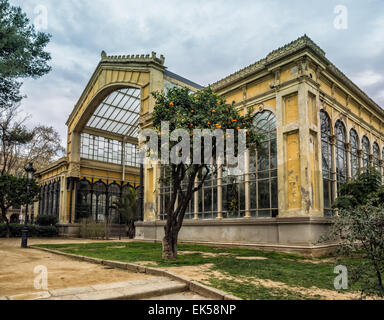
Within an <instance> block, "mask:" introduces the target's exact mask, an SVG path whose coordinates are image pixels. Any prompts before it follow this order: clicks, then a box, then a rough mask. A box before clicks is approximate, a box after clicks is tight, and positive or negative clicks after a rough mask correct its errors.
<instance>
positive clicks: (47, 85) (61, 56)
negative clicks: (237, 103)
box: [11, 0, 384, 140]
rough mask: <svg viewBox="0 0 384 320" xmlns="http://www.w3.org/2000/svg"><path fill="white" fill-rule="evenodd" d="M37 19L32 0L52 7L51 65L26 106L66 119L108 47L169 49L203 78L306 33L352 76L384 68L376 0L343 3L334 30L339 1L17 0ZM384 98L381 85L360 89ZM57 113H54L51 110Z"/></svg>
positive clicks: (180, 67)
mask: <svg viewBox="0 0 384 320" xmlns="http://www.w3.org/2000/svg"><path fill="white" fill-rule="evenodd" d="M11 2H12V3H13V4H16V5H20V6H22V8H23V10H25V11H26V12H27V14H28V15H29V16H30V17H31V20H32V21H33V9H34V7H35V6H36V5H38V4H39V5H40V4H42V5H45V6H47V8H48V14H49V25H48V26H49V29H48V30H47V31H48V32H50V33H51V34H52V41H51V45H50V47H49V49H52V55H53V61H52V65H53V70H52V72H51V73H50V74H49V75H47V76H45V77H43V78H42V79H39V80H37V81H32V80H31V81H30V80H28V81H26V83H25V86H24V89H23V90H24V91H25V92H26V93H27V94H28V99H26V100H25V101H23V106H24V108H25V109H28V110H33V112H30V113H32V114H33V117H34V118H33V120H34V121H36V122H44V123H47V124H49V123H51V124H54V125H55V126H57V128H58V129H59V130H60V133H61V135H62V137H63V140H65V138H66V128H65V125H64V123H65V120H66V117H67V116H68V114H69V113H70V112H71V110H72V108H73V106H74V104H75V103H76V102H77V100H78V98H79V96H80V94H81V92H82V90H83V89H84V87H85V85H86V83H87V81H88V79H89V77H90V76H91V75H92V72H93V70H94V68H95V67H96V65H97V63H98V61H99V58H100V52H101V50H105V51H106V52H107V53H109V54H142V53H150V52H151V51H156V52H157V53H159V54H164V55H165V57H166V65H167V66H168V67H169V69H170V70H171V71H173V72H176V73H179V74H181V75H182V76H184V77H187V78H189V79H191V80H192V81H195V82H197V83H200V84H202V85H207V84H209V83H212V82H215V81H217V80H219V79H220V78H222V77H225V76H226V75H228V74H230V73H232V72H235V71H236V70H238V69H240V68H243V67H245V66H247V65H249V64H251V63H253V62H255V61H256V60H259V59H260V58H262V57H264V56H265V55H266V54H267V53H269V52H270V51H271V50H274V49H276V48H278V47H280V46H283V45H285V44H286V43H288V42H290V41H292V40H295V39H296V38H298V37H299V36H301V35H303V34H304V33H306V34H308V35H309V36H310V37H311V38H312V39H313V40H314V41H315V42H316V43H317V44H318V45H319V46H320V47H322V48H323V50H325V52H326V53H327V56H328V58H329V59H330V60H331V61H332V62H333V63H334V64H335V65H336V66H337V67H338V68H339V69H341V70H342V71H343V72H344V73H345V74H346V75H347V76H349V77H350V78H351V79H352V80H354V77H356V75H358V74H361V73H364V72H366V71H369V70H372V71H374V72H375V73H378V74H382V75H384V59H383V51H384V42H383V41H382V39H383V38H384V14H382V13H381V12H382V10H381V9H382V8H381V7H382V4H381V1H379V0H366V1H352V0H344V1H343V4H344V5H345V6H346V7H347V8H348V14H349V15H348V18H349V24H348V29H347V30H336V29H335V28H334V27H333V20H334V18H335V14H334V7H335V5H337V4H339V3H338V2H337V1H333V0H326V1H304V0H302V1H299V0H290V1H278V0H269V1H257V0H242V1H235V0H220V1H219V0H217V1H215V0H211V1H203V0H196V1H180V0H179V1H176V0H162V1H156V0H147V1H139V0H137V1H136V0H135V1H133V0H110V1H106V0H105V1H102V0H93V1H92V0H82V1H76V0H66V1H56V0H27V1H26V0H23V1H21V0H11ZM362 89H363V90H364V91H366V92H367V93H368V94H369V95H370V96H371V97H372V98H373V99H376V101H377V102H378V103H379V104H381V105H384V93H383V83H382V82H377V83H374V84H371V85H369V86H367V87H364V88H362ZM53 110H54V111H53Z"/></svg>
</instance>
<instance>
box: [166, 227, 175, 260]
mask: <svg viewBox="0 0 384 320" xmlns="http://www.w3.org/2000/svg"><path fill="white" fill-rule="evenodd" d="M164 229H165V236H164V238H163V259H166V260H176V259H177V238H178V231H177V230H176V229H175V226H173V227H171V228H167V226H166V227H165V228H164Z"/></svg>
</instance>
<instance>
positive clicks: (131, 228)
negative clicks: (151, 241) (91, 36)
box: [127, 220, 136, 239]
mask: <svg viewBox="0 0 384 320" xmlns="http://www.w3.org/2000/svg"><path fill="white" fill-rule="evenodd" d="M127 236H128V238H129V239H135V237H136V227H135V221H134V220H129V221H128V231H127Z"/></svg>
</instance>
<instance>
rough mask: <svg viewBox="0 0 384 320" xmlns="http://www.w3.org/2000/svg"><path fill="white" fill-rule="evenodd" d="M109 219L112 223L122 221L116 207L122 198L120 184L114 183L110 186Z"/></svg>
mask: <svg viewBox="0 0 384 320" xmlns="http://www.w3.org/2000/svg"><path fill="white" fill-rule="evenodd" d="M108 197H109V200H108V204H109V208H108V210H109V219H110V221H111V222H112V223H120V219H119V218H120V216H119V214H118V212H117V210H116V208H115V206H116V205H117V203H118V201H119V199H120V186H119V185H118V184H117V183H112V184H110V185H109V186H108Z"/></svg>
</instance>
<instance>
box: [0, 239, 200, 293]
mask: <svg viewBox="0 0 384 320" xmlns="http://www.w3.org/2000/svg"><path fill="white" fill-rule="evenodd" d="M80 242H96V241H87V240H85V241H82V240H79V239H74V240H68V239H62V238H61V239H30V240H29V242H28V244H29V245H34V244H39V243H80ZM0 257H1V262H0V300H4V299H7V300H38V299H52V300H108V299H134V300H137V299H149V298H154V299H162V300H195V299H206V298H204V297H202V296H199V295H196V294H194V293H191V292H186V290H187V285H186V284H185V283H181V282H178V281H174V280H171V279H169V278H165V277H154V276H151V275H147V274H142V273H135V272H130V271H127V270H121V269H114V268H111V267H106V266H103V265H98V264H94V263H88V262H85V261H76V260H73V259H71V258H67V257H64V256H61V255H57V254H53V253H49V252H43V251H40V250H34V249H21V248H20V239H0ZM37 266H44V267H46V268H47V271H48V288H47V290H44V289H35V286H34V280H35V278H36V276H38V275H39V274H35V273H34V269H35V268H36V267H37Z"/></svg>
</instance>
